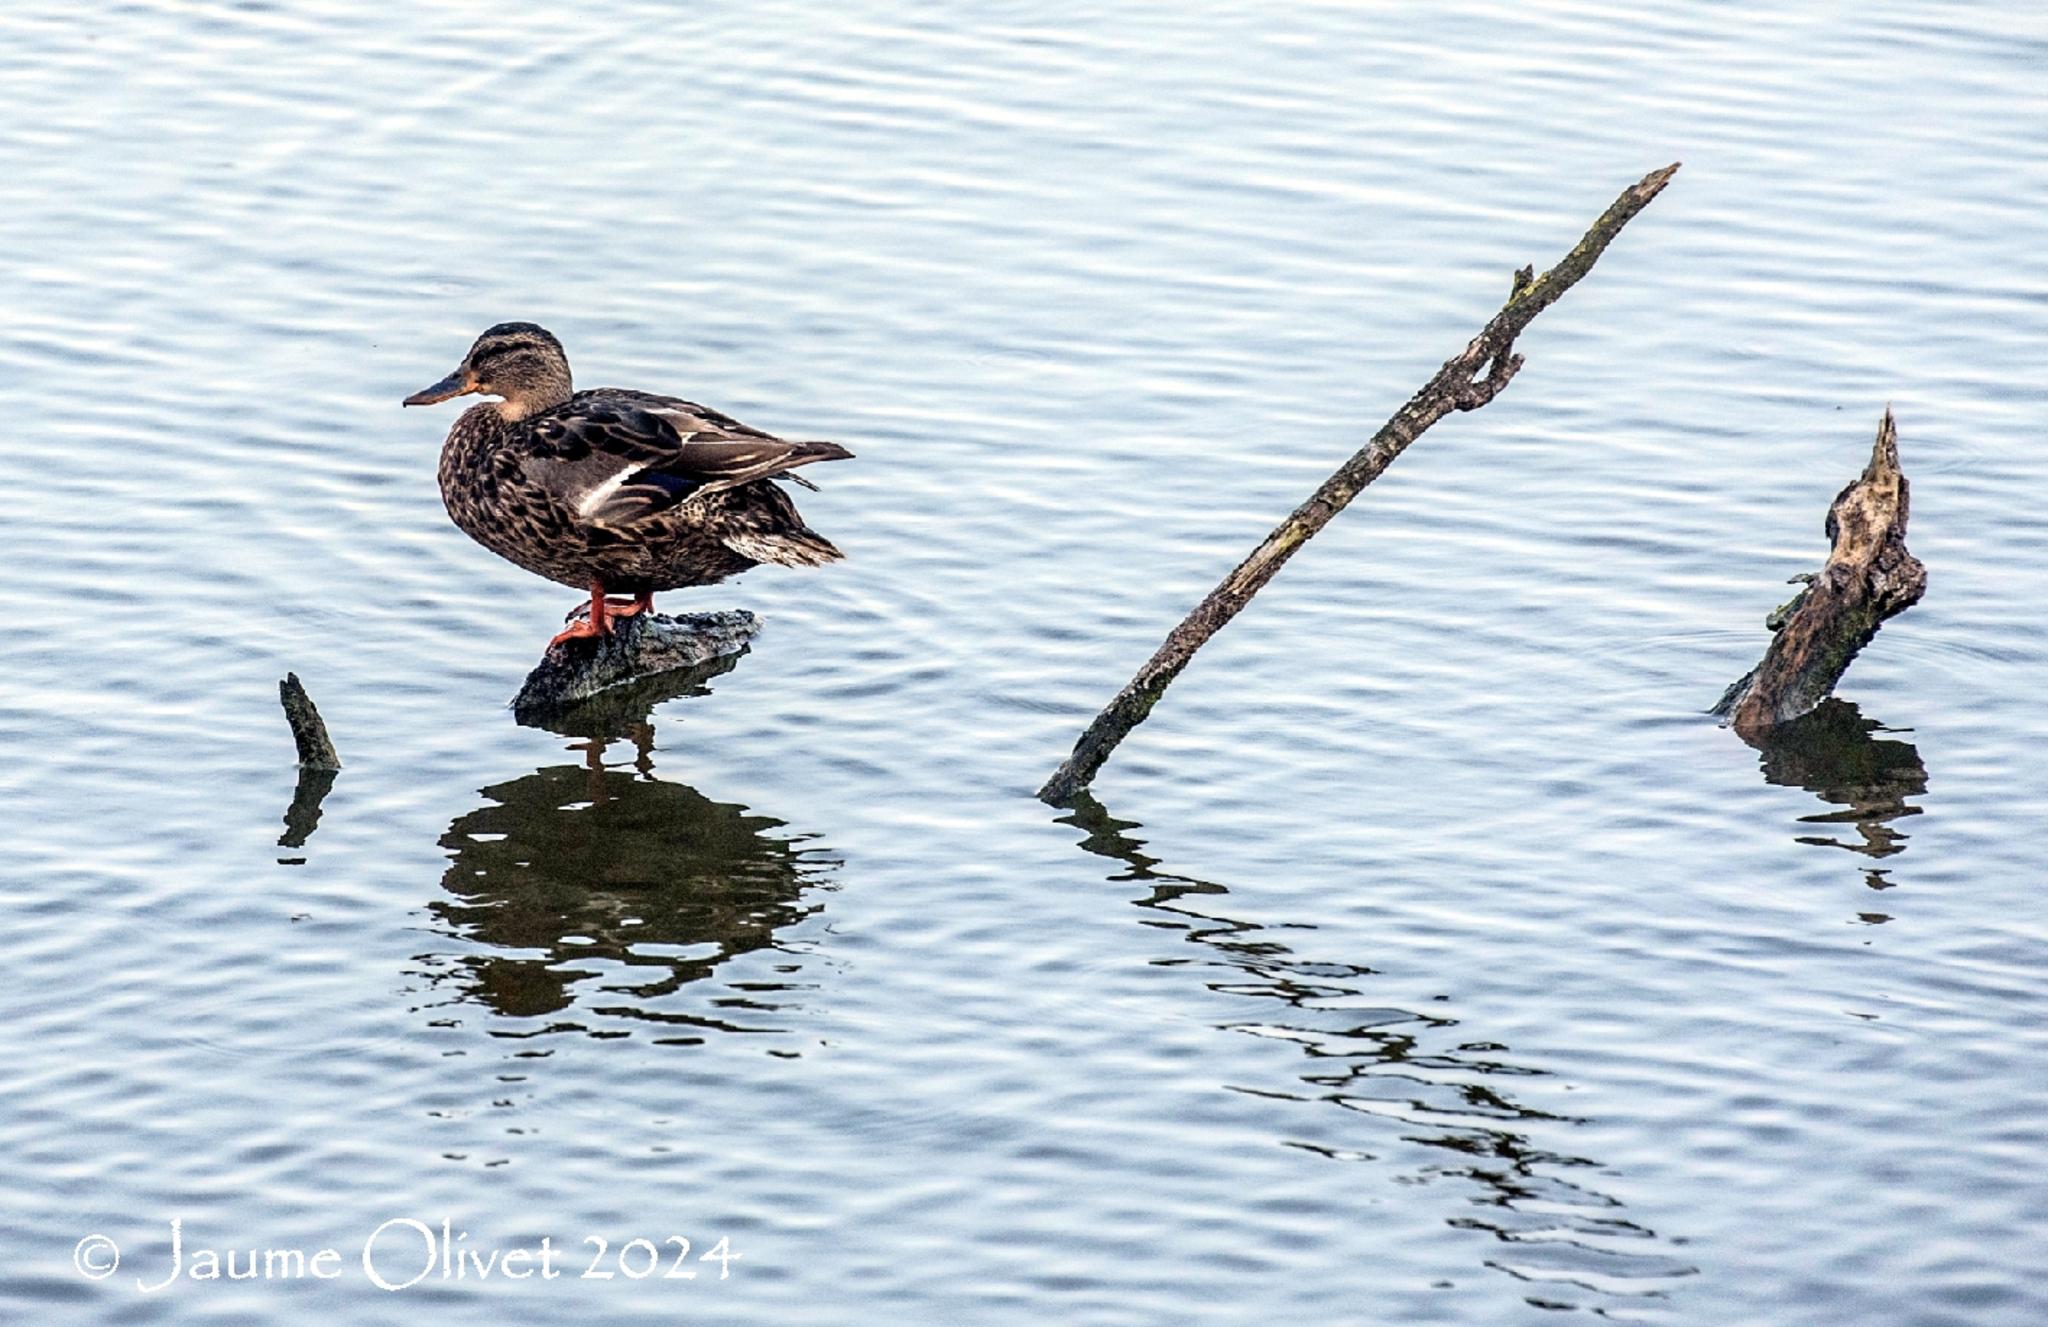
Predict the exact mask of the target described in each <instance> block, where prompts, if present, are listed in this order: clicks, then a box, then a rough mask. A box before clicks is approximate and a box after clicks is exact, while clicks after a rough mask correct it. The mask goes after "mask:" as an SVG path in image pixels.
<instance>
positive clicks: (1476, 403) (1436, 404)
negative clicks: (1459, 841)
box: [1038, 162, 1678, 805]
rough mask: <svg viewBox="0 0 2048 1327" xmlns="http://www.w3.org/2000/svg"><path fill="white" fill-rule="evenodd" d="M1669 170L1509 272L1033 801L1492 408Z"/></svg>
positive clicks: (1113, 743) (1068, 795)
mask: <svg viewBox="0 0 2048 1327" xmlns="http://www.w3.org/2000/svg"><path fill="white" fill-rule="evenodd" d="M1677 170H1678V163H1676V162H1673V163H1672V164H1671V165H1669V166H1666V167H1665V168H1664V169H1662V170H1657V171H1652V172H1650V173H1649V174H1648V175H1646V176H1644V177H1643V178H1642V179H1641V180H1639V181H1637V182H1636V183H1635V184H1632V185H1630V186H1629V187H1628V188H1626V189H1624V190H1622V192H1621V196H1620V197H1619V198H1617V199H1615V200H1614V204H1613V205H1612V206H1611V207H1609V208H1608V209H1607V210H1606V211H1605V212H1603V213H1602V214H1601V215H1600V218H1599V220H1597V221H1595V222H1594V223H1593V226H1592V229H1590V230H1588V231H1587V232H1586V234H1585V236H1584V237H1583V238H1581V239H1580V240H1579V242H1578V244H1577V245H1576V246H1574V247H1573V249H1572V251H1571V252H1570V253H1568V254H1566V255H1565V256H1564V257H1563V258H1562V259H1561V260H1559V262H1558V264H1557V266H1555V267H1553V268H1551V269H1550V270H1549V271H1548V272H1545V273H1544V274H1543V275H1542V276H1536V275H1535V274H1534V271H1533V269H1531V268H1527V267H1525V268H1523V269H1522V270H1521V271H1519V272H1516V273H1515V277H1514V282H1513V284H1512V285H1511V287H1510V289H1509V293H1508V302H1507V304H1506V305H1504V306H1503V307H1502V308H1501V311H1500V312H1499V313H1497V314H1495V315H1494V316H1493V319H1492V321H1490V322H1488V323H1487V324H1486V326H1485V327H1484V328H1482V329H1481V330H1480V333H1479V335H1478V336H1476V337H1474V338H1473V339H1472V342H1471V344H1469V345H1467V346H1466V347H1465V349H1464V350H1463V351H1461V352H1459V353H1458V354H1457V355H1454V356H1452V357H1451V358H1450V359H1449V360H1447V361H1445V363H1444V366H1443V367H1442V368H1440V369H1438V370H1437V372H1436V376H1435V377H1433V378H1431V379H1430V380H1429V381H1428V382H1427V383H1424V384H1423V386H1422V390H1420V391H1418V392H1417V393H1415V395H1414V396H1412V397H1410V398H1409V400H1408V403H1407V404H1406V405H1404V406H1402V407H1401V408H1400V409H1399V410H1397V411H1395V412H1394V415H1393V418H1391V419H1389V420H1388V421H1387V422H1386V423H1385V424H1383V425H1381V426H1380V430H1379V432H1377V433H1375V434H1374V435H1373V436H1372V439H1371V441H1369V442H1367V443H1366V444H1365V446H1363V447H1361V448H1360V449H1359V450H1358V451H1357V452H1356V453H1355V454H1354V455H1353V456H1352V457H1351V459H1350V460H1348V461H1346V462H1345V463H1344V464H1343V465H1342V466H1340V467H1339V468H1338V470H1337V472H1336V473H1335V474H1333V475H1331V476H1330V477H1329V478H1328V479H1326V480H1324V481H1323V484H1322V487H1320V488H1318V489H1317V490H1316V491H1315V492H1314V493H1313V494H1311V495H1310V496H1309V499H1308V501H1306V502H1304V503H1302V504H1301V506H1299V507H1297V508H1296V509H1295V511H1294V514H1293V515H1291V516H1289V517H1288V518H1287V519H1286V520H1284V521H1282V522H1281V523H1280V525H1279V527H1278V528H1277V529H1275V530H1274V531H1273V533H1271V534H1269V535H1267V536H1266V538H1265V541H1264V542H1263V543H1261V544H1260V545H1259V546H1258V547H1257V548H1255V549H1253V550H1252V552H1251V556H1250V557H1247V558H1246V559H1245V560H1244V561H1243V562H1242V563H1240V564H1239V565H1238V568H1237V570H1236V571H1233V572H1231V573H1230V575H1229V576H1227V577H1225V578H1224V580H1223V583H1222V584H1221V585H1218V586H1217V587H1216V588H1215V589H1214V590H1211V591H1210V592H1209V595H1208V597H1207V598H1205V599H1204V600H1202V602H1201V603H1200V604H1198V605H1196V606H1195V609H1194V611H1193V612H1191V613H1189V614H1188V615H1187V617H1186V618H1185V619H1183V620H1182V622H1181V624H1180V625H1179V626H1177V627H1175V628H1174V629H1173V631H1172V633H1171V634H1170V635H1168V636H1167V638H1166V641H1165V643H1164V644H1162V645H1161V646H1160V647H1159V649H1158V651H1157V652H1156V653H1154V654H1153V656H1152V657H1151V659H1149V660H1148V661H1147V662H1146V664H1145V666H1144V667H1143V668H1140V669H1139V670H1138V674H1137V676H1135V677H1133V678H1132V679H1131V680H1130V682H1129V684H1128V685H1126V686H1125V687H1124V689H1123V690H1122V691H1120V692H1118V693H1117V695H1116V698H1115V699H1113V700H1111V701H1110V703H1109V705H1108V706H1107V707H1106V708H1105V709H1104V710H1103V711H1102V713H1100V714H1098V715H1096V716H1095V720H1094V722H1092V723H1090V724H1089V725H1088V728H1087V730H1086V731H1084V732H1083V733H1082V734H1081V736H1080V739H1079V740H1078V741H1076V742H1075V743H1074V751H1073V754H1072V755H1071V756H1069V757H1068V758H1067V760H1066V762H1065V763H1064V764H1062V765H1061V766H1060V767H1059V769H1057V770H1055V771H1054V772H1053V776H1052V777H1051V778H1050V779H1048V780H1046V782H1045V786H1044V787H1042V788H1040V789H1039V790H1038V795H1039V796H1040V797H1041V798H1043V799H1044V800H1045V801H1048V802H1052V803H1055V804H1060V805H1064V804H1066V803H1067V802H1069V801H1070V800H1072V798H1073V797H1074V795H1075V794H1076V793H1078V792H1079V791H1080V790H1081V789H1083V788H1085V787H1087V786H1088V783H1089V781H1090V780H1092V779H1093V778H1094V777H1095V773H1096V771H1097V770H1099V769H1101V768H1102V765H1103V762H1104V761H1106V760H1108V759H1109V755H1110V752H1112V751H1114V750H1116V747H1117V744H1118V743H1119V742H1121V741H1123V740H1124V737H1125V736H1126V735H1127V734H1129V732H1130V731H1131V729H1133V728H1135V727H1137V726H1138V725H1139V724H1141V723H1143V722H1144V721H1145V719H1146V716H1148V715H1150V714H1151V713H1152V707H1153V706H1154V705H1157V704H1158V703H1159V698H1160V697H1161V696H1163V695H1165V694H1166V688H1167V687H1168V686H1170V685H1172V683H1173V679H1174V678H1176V677H1178V676H1180V673H1181V670H1182V669H1184V668H1186V667H1187V666H1188V663H1189V661H1190V660H1192V659H1193V658H1194V656H1195V651H1196V650H1199V649H1200V648H1202V646H1203V644H1205V643H1206V642H1207V641H1208V639H1209V638H1210V637H1211V636H1214V635H1215V634H1216V633H1217V632H1218V631H1220V630H1222V629H1223V626H1224V624H1226V623H1228V622H1229V621H1230V619H1232V618H1233V617H1236V616H1237V614H1238V611H1239V610H1240V609H1242V608H1243V607H1244V606H1245V605H1246V604H1248V603H1250V602H1251V599H1252V596H1253V595H1255V594H1257V593H1258V592H1259V590H1260V588H1261V587H1263V586H1264V585H1265V584H1266V582H1267V581H1270V580H1272V579H1273V577H1274V575H1275V574H1277V573H1278V572H1279V570H1280V567H1281V565H1282V564H1284V563H1285V562H1286V561H1287V559H1288V558H1290V557H1292V556H1294V553H1295V551H1296V550H1297V549H1299V548H1300V547H1301V546H1302V545H1303V544H1305V543H1307V542H1308V541H1309V539H1310V538H1312V537H1313V536H1314V535H1315V533H1316V532H1317V531H1318V530H1321V529H1322V528H1323V527H1324V526H1325V525H1328V524H1329V523H1330V520H1331V518H1332V517H1334V516H1336V514H1337V513H1338V512H1340V511H1342V510H1344V508H1345V506H1346V505H1347V504H1349V503H1350V501H1351V499H1353V498H1355V497H1357V496H1358V494H1359V491H1360V490H1362V489H1363V488H1364V487H1365V486H1366V485H1367V484H1370V483H1372V482H1373V480H1375V479H1378V478H1379V477H1380V475H1381V474H1382V473H1383V472H1384V471H1385V470H1386V468H1387V467H1388V466H1389V465H1392V464H1393V462H1394V458H1395V457H1397V456H1399V455H1400V454H1401V453H1402V452H1404V451H1406V450H1407V448H1408V444H1410V443H1412V442H1414V441H1415V440H1416V439H1417V438H1418V437H1420V436H1422V432H1423V430H1424V429H1427V428H1428V427H1429V426H1430V425H1432V424H1434V423H1436V422H1437V421H1438V420H1439V419H1442V418H1443V417H1444V416H1445V415H1448V414H1450V413H1451V412H1452V411H1454V410H1477V409H1479V407H1481V406H1483V405H1485V404H1486V403H1487V402H1489V401H1491V400H1493V398H1494V397H1495V396H1496V395H1498V394H1499V392H1500V390H1501V389H1502V388H1503V387H1506V386H1507V385H1508V382H1509V380H1510V379H1512V378H1513V377H1514V376H1515V373H1516V371H1517V370H1519V369H1520V368H1521V367H1522V357H1521V356H1520V355H1518V354H1516V353H1515V338H1516V337H1517V336H1519V335H1521V333H1522V329H1524V328H1525V327H1527V326H1528V325H1529V323H1530V321H1531V320H1532V319H1534V318H1535V317H1536V315H1537V314H1539V313H1541V312H1543V311H1544V310H1545V309H1547V308H1549V307H1550V306H1551V305H1552V304H1554V303H1556V302H1557V299H1558V297H1559V296H1561V295H1563V294H1564V293H1565V292H1566V291H1567V290H1570V289H1571V288H1572V287H1573V286H1574V285H1577V284H1578V281H1579V279H1580V278H1581V277H1583V276H1585V275H1586V273H1588V272H1590V271H1592V270H1593V264H1594V263H1595V262H1596V261H1598V260H1599V257H1600V255H1601V254H1602V253H1603V252H1605V251H1606V249H1607V246H1608V244H1610V243H1611V242H1612V241H1613V239H1614V237H1615V236H1616V235H1619V234H1620V233H1621V228H1622V227H1623V226H1625V225H1627V224H1628V223H1629V221H1630V220H1631V219H1632V218H1633V217H1634V216H1635V215H1636V213H1638V212H1640V211H1642V210H1643V208H1645V207H1647V206H1648V205H1649V202H1650V200H1651V199H1653V198H1655V197H1656V196H1657V195H1658V194H1659V193H1661V192H1663V189H1664V186H1665V185H1666V184H1668V183H1670V181H1671V177H1672V175H1674V174H1675V173H1676V172H1677Z"/></svg>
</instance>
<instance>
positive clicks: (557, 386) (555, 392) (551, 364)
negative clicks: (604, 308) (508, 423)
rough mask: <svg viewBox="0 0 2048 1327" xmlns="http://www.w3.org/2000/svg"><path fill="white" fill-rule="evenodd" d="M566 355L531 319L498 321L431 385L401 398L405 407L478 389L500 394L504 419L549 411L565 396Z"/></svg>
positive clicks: (569, 390)
mask: <svg viewBox="0 0 2048 1327" xmlns="http://www.w3.org/2000/svg"><path fill="white" fill-rule="evenodd" d="M572 390H573V389H572V388H571V386H570V381H569V357H568V356H567V355H565V354H563V353H562V343H561V342H560V341H557V340H555V337H554V333H552V332H550V331H548V329H547V328H545V327H536V326H535V325H534V324H532V323H499V324H498V325H497V326H496V327H493V328H491V329H490V330H489V331H487V332H485V333H484V334H483V335H482V336H480V337H478V338H477V339H476V344H475V345H473V346H471V347H470V348H469V353H468V354H467V355H465V356H463V358H462V363H461V364H459V365H457V366H456V369H455V372H453V373H451V374H449V375H448V376H447V377H445V378H443V379H441V381H439V382H437V383H435V384H434V385H433V386H432V387H428V388H425V389H424V390H421V391H417V392H414V393H413V394H412V395H411V396H408V397H406V398H405V403H406V404H407V405H433V404H434V403H435V402H437V401H446V400H448V399H449V398H451V397H456V396H466V395H468V394H469V393H471V392H482V393H483V394H484V395H486V396H502V397H504V398H505V399H504V400H503V401H501V402H499V403H498V413H499V414H500V415H502V416H504V417H505V418H506V419H508V420H517V419H525V418H526V417H527V416H528V415H535V414H539V413H540V412H541V411H543V410H551V409H553V408H554V407H556V406H558V405H560V404H561V403H562V402H564V401H566V400H568V399H569V394H570V392H571V391H572Z"/></svg>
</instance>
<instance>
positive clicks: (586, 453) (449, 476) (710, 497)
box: [405, 323, 853, 644]
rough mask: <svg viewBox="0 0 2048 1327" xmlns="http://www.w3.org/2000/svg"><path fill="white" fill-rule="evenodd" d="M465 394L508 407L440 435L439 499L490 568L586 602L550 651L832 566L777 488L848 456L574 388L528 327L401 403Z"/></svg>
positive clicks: (484, 347)
mask: <svg viewBox="0 0 2048 1327" xmlns="http://www.w3.org/2000/svg"><path fill="white" fill-rule="evenodd" d="M470 392H484V393H487V394H489V395H492V396H499V397H503V398H504V399H503V400H501V401H497V402H493V403H486V404H483V405H477V406H471V407H470V408H469V409H468V410H465V411H463V412H462V417H461V418H459V419H457V420H456V421H455V427H453V428H451V429H449V430H448V441H447V443H446V444H445V445H443V447H442V448H441V498H442V500H443V501H444V502H446V503H447V504H448V514H449V516H451V517H453V518H454V521H455V524H456V525H457V526H459V527H461V529H462V531H463V533H465V534H467V535H468V536H469V537H470V538H472V539H474V540H476V541H477V542H478V543H479V544H482V545H483V546H484V547H485V548H488V549H490V550H491V551H492V552H493V553H496V554H497V555H498V556H499V557H502V558H505V559H507V560H508V561H511V562H515V563H517V564H519V565H520V566H522V567H524V568H526V569H527V570H528V571H531V572H534V573H535V574H537V575H541V576H545V577H547V578H548V579H549V580H551V581H560V582H561V583H562V584H564V585H574V586H576V587H578V588H579V589H588V590H589V591H590V616H589V618H588V619H587V620H584V621H580V622H578V623H576V624H575V625H574V626H572V627H570V628H569V629H568V630H567V631H564V632H563V633H562V634H561V635H559V636H556V637H555V641H562V640H569V639H572V638H575V637H582V636H598V635H603V634H604V633H606V632H608V631H610V630H611V621H610V620H611V619H612V618H614V617H629V616H631V615H633V614H635V613H641V612H645V611H647V610H648V609H650V608H652V607H653V606H654V592H655V591H656V590H674V589H679V588H681V587H683V586H688V585H711V584H713V583H715V582H717V581H722V580H724V579H725V578H726V577H728V576H734V575H737V574H739V573H740V572H743V571H745V570H746V569H747V568H749V567H753V566H758V565H759V564H761V563H763V562H779V563H781V564H782V565H783V566H786V567H815V566H818V565H819V564H821V563H825V562H832V561H835V560H836V559H838V558H839V557H840V556H841V555H840V552H839V550H838V549H836V548H834V547H832V545H831V543H830V542H828V541H827V540H826V539H825V537H824V536H823V535H820V534H818V533H816V532H815V531H812V530H810V529H808V528H807V527H806V526H805V525H804V522H803V518H802V517H801V516H798V515H797V513H796V507H795V506H794V505H793V504H792V503H791V502H790V500H789V495H788V494H787V493H784V492H783V491H782V489H781V488H780V487H779V486H777V485H776V484H775V483H773V482H772V479H773V477H774V476H777V475H781V474H783V473H784V472H786V471H789V470H793V469H795V468H796V467H797V466H800V465H809V464H810V463H811V462H813V461H840V460H845V459H846V458H848V457H850V456H852V455H853V453H852V452H849V451H847V450H846V449H845V448H844V447H841V446H839V445H837V444H836V443H830V442H785V441H783V440H782V439H781V438H777V437H775V436H773V435H771V434H767V433H763V432H761V430H759V429H755V428H749V427H747V426H746V425H745V424H742V423H740V422H739V421H738V420H736V419H732V418H729V417H727V416H725V415H722V414H720V413H718V412H717V411H716V410H711V409H707V408H706V407H704V406H701V405H696V404H693V403H692V402H689V401H679V400H677V399H676V398H675V397H672V396H656V395H654V394H652V393H651V392H635V391H629V390H627V389H625V388H621V387H599V388H597V389H596V390H594V391H584V392H577V391H573V390H572V389H571V387H570V382H569V357H568V356H567V355H565V354H563V353H562V343H561V342H559V341H557V340H555V338H554V336H553V335H552V334H551V333H549V332H548V331H547V330H546V329H544V328H540V327H536V326H534V325H533V324H532V323H499V324H498V325H497V326H496V327H493V328H491V329H490V330H489V331H487V332H485V333H484V334H483V335H482V336H480V337H478V338H477V341H476V344H475V345H473V346H471V347H470V348H469V354H468V355H467V356H465V357H464V358H463V361H462V363H461V364H460V365H459V366H458V367H457V368H456V370H455V372H453V373H451V374H449V375H448V376H447V377H445V378H443V379H441V381H439V382H437V383H435V384H434V385H433V386H432V387H429V388H427V389H426V390H424V391H419V392H414V393H413V394H412V395H411V396H408V397H406V398H405V404H407V405H432V404H434V403H435V402H436V401H446V400H448V399H449V398H450V397H455V396H463V395H466V394H467V393H470ZM791 478H796V480H797V482H798V483H800V484H804V486H805V487H806V488H809V487H811V485H810V484H808V483H806V482H805V481H804V480H803V479H801V478H797V477H796V476H791ZM607 594H629V595H631V596H633V601H632V603H630V604H613V603H608V602H606V599H605V596H606V595H607ZM549 643H550V644H553V643H554V642H552V641H551V642H549Z"/></svg>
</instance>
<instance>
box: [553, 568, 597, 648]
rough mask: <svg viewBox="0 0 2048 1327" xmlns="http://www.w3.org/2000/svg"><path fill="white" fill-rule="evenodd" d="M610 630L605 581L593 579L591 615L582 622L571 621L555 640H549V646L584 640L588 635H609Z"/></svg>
mask: <svg viewBox="0 0 2048 1327" xmlns="http://www.w3.org/2000/svg"><path fill="white" fill-rule="evenodd" d="M610 631H611V623H610V621H609V620H608V618H607V616H606V612H605V602H604V582H603V581H592V582H591V583H590V616H589V617H587V618H585V619H583V621H581V622H572V623H570V624H569V627H568V628H567V629H566V630H564V631H562V632H560V633H558V634H557V635H556V636H555V638H554V639H553V640H551V641H549V642H548V647H549V648H550V649H552V648H553V647H555V646H557V645H560V644H561V643H562V642H563V641H565V640H582V639H584V638H585V637H588V636H603V635H607V634H609V633H610Z"/></svg>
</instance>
